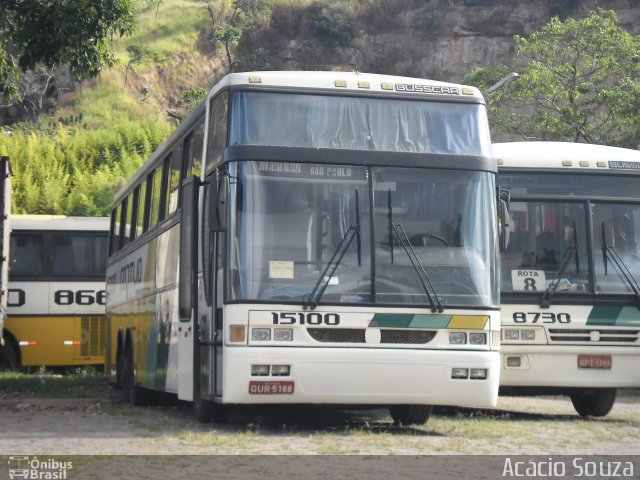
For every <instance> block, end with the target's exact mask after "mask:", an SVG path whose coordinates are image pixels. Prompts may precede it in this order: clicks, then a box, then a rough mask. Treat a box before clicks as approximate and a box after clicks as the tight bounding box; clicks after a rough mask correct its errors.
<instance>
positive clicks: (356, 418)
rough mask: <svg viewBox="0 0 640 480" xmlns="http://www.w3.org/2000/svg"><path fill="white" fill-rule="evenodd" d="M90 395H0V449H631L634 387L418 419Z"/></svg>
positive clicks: (638, 431)
mask: <svg viewBox="0 0 640 480" xmlns="http://www.w3.org/2000/svg"><path fill="white" fill-rule="evenodd" d="M98 393H99V395H97V396H96V398H88V399H76V398H58V399H50V398H42V397H39V398H31V397H29V396H23V395H18V396H6V395H5V396H4V397H0V417H1V419H2V429H3V432H4V435H2V437H1V438H0V455H157V454H164V455H192V454H208V455H298V454H306V455H433V454H447V455H457V454H466V455H486V454H493V455H587V454H601V455H638V454H640V428H639V427H640V402H639V400H640V391H639V390H622V391H620V392H619V396H618V400H617V402H616V405H615V406H614V408H613V410H612V411H611V413H610V414H609V415H608V416H607V417H605V418H600V419H595V418H588V419H584V418H581V417H580V416H578V415H577V414H576V413H575V411H574V410H573V407H572V405H571V402H570V401H569V399H568V398H563V397H520V398H516V397H501V398H500V399H499V402H498V407H497V408H496V409H491V410H469V409H464V410H451V409H447V410H438V411H436V412H435V413H434V415H433V416H432V417H431V418H430V419H429V421H428V422H427V423H426V424H424V425H422V426H419V427H401V426H396V425H393V423H392V421H391V418H390V416H389V415H388V414H387V411H386V410H382V409H380V410H364V411H348V410H340V409H327V408H311V407H308V408H307V407H305V408H301V407H298V408H291V407H277V408H276V407H272V408H261V409H252V408H247V409H243V410H238V411H236V412H234V414H233V415H232V417H231V418H230V422H228V423H225V424H214V423H210V424H200V423H198V422H197V421H196V420H195V419H194V418H193V415H192V413H191V407H190V406H189V405H188V404H185V403H181V402H176V401H167V400H166V399H165V400H163V401H161V402H160V403H161V405H155V406H146V407H132V406H129V405H127V404H124V403H122V402H121V401H120V400H119V395H118V392H117V391H116V390H115V389H113V388H112V387H110V386H105V387H104V389H103V391H102V392H98Z"/></svg>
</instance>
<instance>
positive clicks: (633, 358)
mask: <svg viewBox="0 0 640 480" xmlns="http://www.w3.org/2000/svg"><path fill="white" fill-rule="evenodd" d="M559 348H560V347H559V346H558V345H517V346H516V345H502V346H501V351H500V353H501V355H500V356H501V368H502V371H501V373H500V385H501V386H509V387H569V388H573V387H576V388H616V387H638V386H640V368H638V367H639V366H640V355H639V354H638V351H637V348H628V347H603V346H598V347H592V346H570V347H567V346H562V347H561V348H562V352H558V349H559ZM579 357H580V359H581V361H579ZM590 359H593V360H592V361H589V360H590Z"/></svg>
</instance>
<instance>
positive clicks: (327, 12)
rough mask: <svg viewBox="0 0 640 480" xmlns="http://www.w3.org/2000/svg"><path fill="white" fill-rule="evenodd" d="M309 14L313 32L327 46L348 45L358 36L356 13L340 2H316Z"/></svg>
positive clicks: (309, 9) (308, 9)
mask: <svg viewBox="0 0 640 480" xmlns="http://www.w3.org/2000/svg"><path fill="white" fill-rule="evenodd" d="M307 14H308V18H309V26H310V29H311V32H312V34H313V35H314V36H315V37H316V38H317V39H318V40H319V41H320V42H321V43H322V44H323V45H325V46H331V47H347V46H349V44H350V43H351V41H352V40H353V39H354V38H355V36H356V18H355V15H354V14H353V13H352V12H351V11H350V10H349V9H347V8H345V7H344V6H342V5H340V4H337V3H333V4H325V3H315V4H313V5H311V6H309V7H308V8H307Z"/></svg>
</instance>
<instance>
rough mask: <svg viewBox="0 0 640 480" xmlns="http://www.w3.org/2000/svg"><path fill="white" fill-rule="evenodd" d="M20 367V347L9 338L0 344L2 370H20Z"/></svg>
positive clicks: (0, 366) (0, 367) (0, 368)
mask: <svg viewBox="0 0 640 480" xmlns="http://www.w3.org/2000/svg"><path fill="white" fill-rule="evenodd" d="M19 367H20V362H19V361H18V348H17V347H16V344H15V343H14V342H13V340H11V339H9V338H7V339H5V342H4V345H3V346H0V371H9V370H18V368H19Z"/></svg>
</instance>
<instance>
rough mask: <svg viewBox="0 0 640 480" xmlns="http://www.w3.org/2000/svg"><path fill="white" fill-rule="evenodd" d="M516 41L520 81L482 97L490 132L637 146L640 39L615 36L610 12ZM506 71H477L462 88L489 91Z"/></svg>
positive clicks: (557, 23)
mask: <svg viewBox="0 0 640 480" xmlns="http://www.w3.org/2000/svg"><path fill="white" fill-rule="evenodd" d="M515 40H516V46H517V53H518V55H519V56H520V57H521V58H524V59H526V60H527V62H528V63H527V64H526V65H525V66H524V68H523V69H522V70H520V74H521V76H520V78H519V79H518V80H516V81H514V82H511V83H510V84H508V86H507V87H505V88H502V89H499V90H497V91H495V92H493V93H490V94H488V95H487V102H488V105H489V113H490V118H491V120H492V122H493V124H494V125H495V126H497V127H498V128H499V129H501V130H503V131H507V132H511V133H513V132H516V133H520V134H522V135H523V136H525V137H527V138H540V139H546V140H563V141H581V142H588V143H599V144H608V145H617V146H622V147H627V148H634V149H635V148H638V147H639V146H640V122H639V121H638V120H639V119H640V38H639V37H638V36H633V35H631V34H629V33H627V32H625V31H623V30H622V29H621V28H619V27H618V25H617V24H616V15H615V13H614V12H611V11H604V10H598V11H597V12H592V13H591V14H590V15H589V16H588V17H587V18H585V19H584V20H575V19H568V20H566V21H561V20H560V19H558V18H553V19H552V20H551V21H550V22H549V23H548V24H547V25H545V26H544V27H543V28H542V29H541V30H540V31H538V32H536V33H534V34H532V35H531V36H530V37H529V38H523V37H516V38H515ZM507 71H511V69H509V68H506V67H488V68H483V69H479V70H476V71H473V72H471V73H470V74H468V75H467V76H466V77H465V82H466V83H472V84H475V85H478V86H479V87H480V88H481V89H486V88H488V87H489V86H490V85H491V84H492V83H493V82H495V81H496V80H497V79H499V78H500V76H501V75H502V74H504V73H506V72H507Z"/></svg>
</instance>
